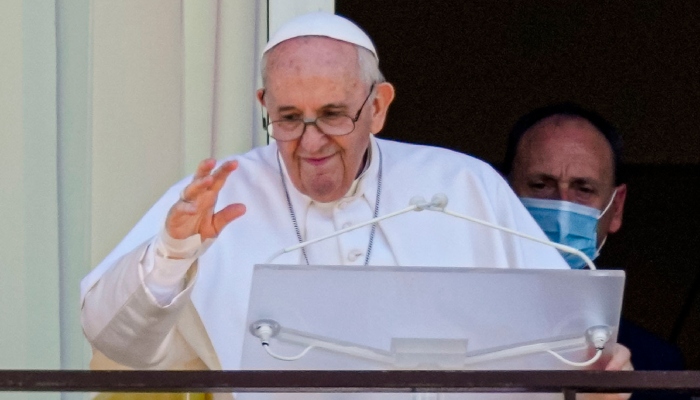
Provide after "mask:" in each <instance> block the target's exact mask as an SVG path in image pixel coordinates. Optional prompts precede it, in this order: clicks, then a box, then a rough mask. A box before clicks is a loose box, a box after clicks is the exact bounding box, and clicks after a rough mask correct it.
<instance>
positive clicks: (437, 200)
mask: <svg viewBox="0 0 700 400" xmlns="http://www.w3.org/2000/svg"><path fill="white" fill-rule="evenodd" d="M431 205H432V206H431V207H429V208H428V209H429V210H431V211H439V212H442V213H444V214H447V215H451V216H453V217H457V218H461V219H465V220H467V221H471V222H474V223H477V224H480V225H484V226H488V227H489V228H493V229H496V230H499V231H502V232H506V233H510V234H511V235H515V236H519V237H521V238H524V239H528V240H531V241H533V242H537V243H541V244H544V245H546V246H550V247H554V248H555V249H557V250H560V251H563V252H564V253H569V254H574V255H576V256H579V257H581V259H583V261H585V262H586V265H588V267H589V268H590V269H591V270H593V271H595V270H596V269H597V268H596V267H595V264H593V260H591V259H590V258H589V257H588V256H587V255H586V254H585V253H584V252H582V251H581V250H579V249H577V248H575V247H571V246H567V245H565V244H561V243H557V242H552V241H551V240H549V239H540V238H536V237H534V236H531V235H527V234H525V233H522V232H518V231H515V230H513V229H510V228H506V227H504V226H500V225H496V224H492V223H490V222H488V221H484V220H481V219H478V218H474V217H470V216H468V215H464V214H459V213H456V212H454V211H450V210H448V209H446V208H445V206H446V205H447V196H446V195H445V194H444V193H438V194H436V195H435V196H433V198H432V201H431Z"/></svg>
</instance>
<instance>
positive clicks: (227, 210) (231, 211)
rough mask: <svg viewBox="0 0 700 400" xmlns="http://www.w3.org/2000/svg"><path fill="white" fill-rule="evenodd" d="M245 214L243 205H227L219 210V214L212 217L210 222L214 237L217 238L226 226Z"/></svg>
mask: <svg viewBox="0 0 700 400" xmlns="http://www.w3.org/2000/svg"><path fill="white" fill-rule="evenodd" d="M245 212H246V208H245V205H243V204H241V203H236V204H229V205H228V206H226V207H224V208H222V209H221V210H219V212H217V213H216V214H214V215H213V216H212V221H211V224H212V227H213V228H214V230H215V236H218V235H219V233H221V231H222V230H223V229H224V228H225V227H226V225H228V224H229V223H230V222H231V221H233V220H234V219H236V218H238V217H240V216H241V215H243V214H245Z"/></svg>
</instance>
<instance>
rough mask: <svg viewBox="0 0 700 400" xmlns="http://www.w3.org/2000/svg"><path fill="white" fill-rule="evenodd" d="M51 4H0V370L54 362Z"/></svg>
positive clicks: (56, 297)
mask: <svg viewBox="0 0 700 400" xmlns="http://www.w3.org/2000/svg"><path fill="white" fill-rule="evenodd" d="M54 16H55V9H54V4H53V2H45V1H38V0H34V1H30V0H24V1H22V0H9V1H3V2H0V39H1V40H0V54H2V61H0V143H1V145H0V182H2V183H3V187H4V189H3V190H2V191H0V204H2V207H0V220H2V224H0V243H1V244H0V265H2V268H1V269H0V271H1V272H0V278H1V279H0V304H2V307H0V309H2V311H0V326H1V327H2V329H0V343H2V346H0V368H3V369H31V368H37V369H55V368H59V366H60V364H59V357H60V349H59V346H60V340H59V338H60V336H59V320H58V303H59V290H58V281H59V277H58V232H57V206H56V201H57V199H56V191H57V187H56V169H55V165H56V79H55V78H56V75H55V67H56V62H55V61H56V53H55V51H56V50H55V49H56V41H55V27H54ZM58 398H59V394H58V393H33V394H31V393H2V394H0V399H58Z"/></svg>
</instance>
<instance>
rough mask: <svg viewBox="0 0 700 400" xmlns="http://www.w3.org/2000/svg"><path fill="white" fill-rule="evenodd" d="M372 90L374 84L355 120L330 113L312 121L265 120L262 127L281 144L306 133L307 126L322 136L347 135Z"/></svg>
mask: <svg viewBox="0 0 700 400" xmlns="http://www.w3.org/2000/svg"><path fill="white" fill-rule="evenodd" d="M372 90H374V83H373V84H372V86H370V88H369V93H368V94H367V97H365V101H363V102H362V105H361V106H360V109H359V110H357V114H355V118H352V117H350V116H349V115H345V114H339V113H331V114H326V115H322V116H320V117H318V118H314V119H307V118H283V119H279V120H277V121H272V122H270V123H269V124H268V123H267V121H266V120H263V125H264V126H265V128H266V129H267V132H268V134H269V135H270V136H272V137H273V138H274V139H275V140H278V141H281V142H284V141H290V140H296V139H298V138H300V137H301V136H302V135H303V134H304V132H306V126H307V125H315V126H316V129H318V130H319V131H320V132H321V133H323V134H324V135H330V136H343V135H347V134H349V133H350V132H352V131H354V130H355V123H356V122H357V120H358V119H360V114H361V113H362V109H363V108H364V107H365V104H367V100H369V97H370V96H371V95H372Z"/></svg>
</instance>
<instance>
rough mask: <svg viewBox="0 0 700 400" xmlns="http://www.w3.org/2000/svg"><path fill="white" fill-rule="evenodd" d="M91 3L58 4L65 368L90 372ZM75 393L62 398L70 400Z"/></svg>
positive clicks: (68, 1)
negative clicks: (84, 294)
mask: <svg viewBox="0 0 700 400" xmlns="http://www.w3.org/2000/svg"><path fill="white" fill-rule="evenodd" d="M89 23H90V0H57V1H56V35H57V37H56V40H57V42H58V46H57V48H58V50H57V74H58V77H57V79H58V93H57V96H58V97H57V98H58V104H57V112H58V165H57V166H58V210H59V235H60V238H61V240H60V241H59V246H60V247H59V249H60V276H61V279H60V284H61V368H63V369H83V368H87V365H88V364H87V363H88V361H89V356H90V354H91V353H90V351H89V350H87V349H86V348H85V347H86V340H85V339H84V337H83V331H82V329H81V327H80V307H78V302H77V299H78V298H80V286H79V284H80V280H81V279H82V277H83V276H84V275H85V274H86V273H87V272H89V271H90V269H91V267H92V266H91V264H90V244H91V240H90V213H89V210H90V193H91V162H92V159H91V152H90V143H91V133H92V132H91V129H90V113H89V111H90V84H89V83H90V82H89V77H90V72H89V71H90V70H89V49H90V29H89ZM68 396H70V398H78V397H77V395H76V394H71V395H69V394H64V395H63V398H64V400H65V399H66V398H68Z"/></svg>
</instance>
